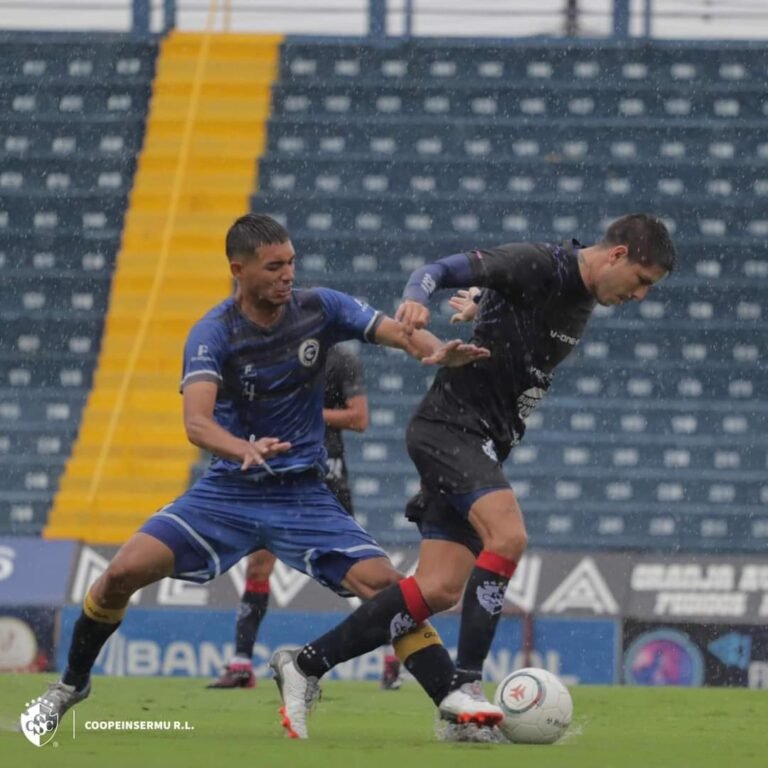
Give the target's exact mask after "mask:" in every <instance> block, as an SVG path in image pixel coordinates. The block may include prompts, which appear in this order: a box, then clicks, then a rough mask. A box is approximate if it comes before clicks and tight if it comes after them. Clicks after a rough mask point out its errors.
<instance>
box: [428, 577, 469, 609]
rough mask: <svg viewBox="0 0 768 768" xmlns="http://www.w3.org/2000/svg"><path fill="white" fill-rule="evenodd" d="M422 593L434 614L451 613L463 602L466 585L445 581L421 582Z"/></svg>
mask: <svg viewBox="0 0 768 768" xmlns="http://www.w3.org/2000/svg"><path fill="white" fill-rule="evenodd" d="M420 587H421V593H422V595H423V597H424V600H425V602H426V603H427V605H428V606H429V607H430V609H431V610H432V612H433V613H440V612H441V611H449V610H450V609H451V608H453V607H454V606H456V605H458V604H459V602H460V601H461V598H462V595H463V592H464V585H463V584H453V583H450V582H444V581H424V582H423V583H422V582H420Z"/></svg>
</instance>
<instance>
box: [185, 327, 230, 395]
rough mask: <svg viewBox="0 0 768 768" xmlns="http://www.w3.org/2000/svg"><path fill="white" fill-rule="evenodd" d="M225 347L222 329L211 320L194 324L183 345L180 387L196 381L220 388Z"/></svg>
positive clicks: (225, 352)
mask: <svg viewBox="0 0 768 768" xmlns="http://www.w3.org/2000/svg"><path fill="white" fill-rule="evenodd" d="M226 354H227V345H226V338H225V332H224V329H223V327H222V326H221V325H220V324H219V323H216V322H214V321H211V320H206V319H203V320H200V321H199V322H197V323H195V325H194V326H193V327H192V330H191V331H190V332H189V335H188V336H187V342H186V344H185V345H184V365H183V369H182V375H181V387H180V390H181V391H182V392H183V391H184V387H186V386H187V385H188V384H192V383H194V382H196V381H212V382H214V383H216V384H217V385H219V386H221V385H222V383H223V382H224V361H225V359H226Z"/></svg>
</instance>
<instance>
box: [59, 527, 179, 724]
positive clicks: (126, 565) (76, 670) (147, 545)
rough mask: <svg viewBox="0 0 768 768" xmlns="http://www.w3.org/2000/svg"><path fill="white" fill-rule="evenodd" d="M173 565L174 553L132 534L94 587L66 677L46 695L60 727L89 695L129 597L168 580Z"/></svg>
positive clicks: (146, 537) (144, 536) (78, 623)
mask: <svg viewBox="0 0 768 768" xmlns="http://www.w3.org/2000/svg"><path fill="white" fill-rule="evenodd" d="M173 565H174V555H173V552H171V550H170V549H169V548H168V547H166V546H165V544H163V543H162V542H160V541H158V540H157V539H155V538H154V537H152V536H149V535H148V534H146V533H136V534H134V535H133V536H132V537H131V538H130V539H129V540H128V541H127V542H126V543H125V544H124V545H123V546H122V547H121V548H120V550H119V551H118V553H117V554H116V555H115V557H114V558H113V559H112V562H111V563H110V564H109V565H108V566H107V570H106V571H104V573H103V574H102V575H101V576H99V578H98V579H97V580H96V581H95V582H94V583H93V585H92V586H91V588H90V590H89V591H88V594H87V595H86V596H85V600H84V601H83V611H82V613H81V614H80V617H79V618H78V620H77V621H76V622H75V627H74V630H73V632H72V640H71V641H70V646H69V656H68V659H67V667H66V669H65V670H64V674H63V675H62V678H61V680H59V681H58V682H56V683H52V684H51V685H49V686H48V690H47V692H46V693H45V694H44V698H45V700H46V701H48V702H49V707H50V709H51V713H52V714H56V715H58V718H59V722H61V718H62V717H63V716H64V714H65V713H66V712H67V710H69V709H70V708H71V707H72V706H74V705H75V704H77V703H78V702H79V701H82V700H83V699H85V698H87V697H88V695H89V694H90V692H91V681H90V675H91V668H92V667H93V665H94V663H95V661H96V657H97V656H98V655H99V651H101V649H102V647H103V646H104V643H106V642H107V640H108V639H109V638H110V636H111V635H112V633H113V632H114V631H115V630H116V629H117V628H118V627H119V626H120V622H121V621H122V619H123V615H124V614H125V609H126V606H127V605H128V600H129V599H130V597H131V595H132V594H133V593H134V592H137V591H138V590H139V589H141V588H142V587H146V586H147V585H148V584H152V583H154V582H156V581H159V580H160V579H162V578H164V577H166V576H170V575H171V573H173Z"/></svg>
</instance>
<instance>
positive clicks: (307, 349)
mask: <svg viewBox="0 0 768 768" xmlns="http://www.w3.org/2000/svg"><path fill="white" fill-rule="evenodd" d="M319 354H320V342H319V341H318V340H317V339H307V340H306V341H302V342H301V346H300V347H299V362H300V363H301V364H302V365H303V366H304V367H306V368H309V367H310V366H312V365H314V364H315V362H316V361H317V358H318V356H319Z"/></svg>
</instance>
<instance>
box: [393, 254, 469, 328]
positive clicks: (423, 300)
mask: <svg viewBox="0 0 768 768" xmlns="http://www.w3.org/2000/svg"><path fill="white" fill-rule="evenodd" d="M471 283H472V267H471V265H470V261H469V258H468V256H467V255H466V254H464V253H457V254H454V255H453V256H447V257H446V258H444V259H440V260H438V261H435V262H432V263H431V264H425V265H424V266H423V267H420V268H419V269H417V270H415V271H414V272H412V273H411V276H410V277H409V278H408V282H407V283H406V286H405V289H404V290H403V302H402V304H401V305H400V306H399V307H398V308H397V312H396V314H395V320H398V321H400V322H401V323H403V325H405V327H406V329H407V330H408V332H409V333H410V332H412V331H413V330H415V329H418V328H425V327H426V326H427V325H428V323H429V318H430V315H429V309H428V308H427V304H428V303H429V300H430V298H431V296H432V294H433V293H434V292H435V291H437V290H438V289H440V288H466V287H468V286H469V285H471Z"/></svg>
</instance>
